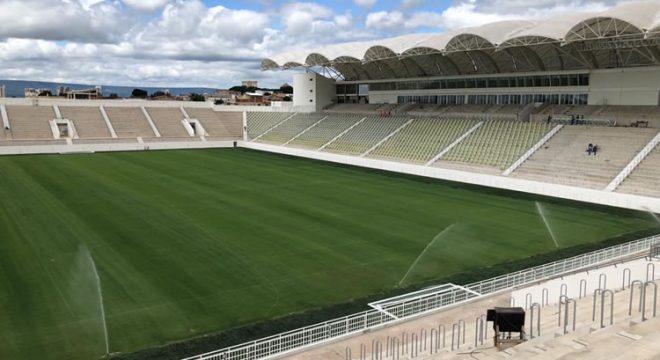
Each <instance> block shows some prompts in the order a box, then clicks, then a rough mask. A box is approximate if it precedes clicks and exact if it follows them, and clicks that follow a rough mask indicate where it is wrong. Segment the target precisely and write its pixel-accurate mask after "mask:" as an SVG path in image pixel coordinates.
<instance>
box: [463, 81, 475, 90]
mask: <svg viewBox="0 0 660 360" xmlns="http://www.w3.org/2000/svg"><path fill="white" fill-rule="evenodd" d="M475 86H477V82H476V81H475V80H474V79H465V87H466V88H467V89H474V87H475Z"/></svg>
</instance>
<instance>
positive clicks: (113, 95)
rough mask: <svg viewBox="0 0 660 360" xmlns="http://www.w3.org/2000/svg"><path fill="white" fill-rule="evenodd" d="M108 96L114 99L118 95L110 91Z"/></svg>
mask: <svg viewBox="0 0 660 360" xmlns="http://www.w3.org/2000/svg"><path fill="white" fill-rule="evenodd" d="M108 97H109V98H110V99H116V98H118V97H119V95H117V93H110V95H108Z"/></svg>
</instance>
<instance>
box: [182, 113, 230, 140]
mask: <svg viewBox="0 0 660 360" xmlns="http://www.w3.org/2000/svg"><path fill="white" fill-rule="evenodd" d="M186 112H187V113H188V115H190V117H191V118H193V119H197V120H199V121H200V122H201V123H202V126H204V130H206V132H207V133H208V134H209V135H208V136H209V139H212V140H213V139H217V140H226V139H242V138H243V113H240V112H218V111H213V110H212V109H203V108H186Z"/></svg>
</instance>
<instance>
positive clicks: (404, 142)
mask: <svg viewBox="0 0 660 360" xmlns="http://www.w3.org/2000/svg"><path fill="white" fill-rule="evenodd" d="M475 124H477V121H476V120H464V119H456V118H453V119H437V118H419V119H415V120H413V122H412V123H411V124H410V125H408V126H406V127H405V128H403V129H402V130H401V131H399V132H398V133H397V134H395V135H394V136H392V137H391V138H390V139H388V140H387V141H385V142H384V143H383V144H381V145H380V146H379V147H378V148H376V149H375V150H374V151H372V152H371V153H370V154H369V155H368V156H369V157H373V158H378V159H387V160H395V161H397V160H398V161H404V162H412V163H425V162H427V161H429V160H431V159H432V158H433V157H434V156H435V155H436V154H438V153H439V152H440V151H442V150H443V149H444V148H445V147H447V146H448V145H449V144H451V143H452V142H453V141H454V140H456V139H457V138H458V137H460V136H461V135H462V134H463V133H465V132H466V131H468V129H470V128H471V127H473V126H474V125H475Z"/></svg>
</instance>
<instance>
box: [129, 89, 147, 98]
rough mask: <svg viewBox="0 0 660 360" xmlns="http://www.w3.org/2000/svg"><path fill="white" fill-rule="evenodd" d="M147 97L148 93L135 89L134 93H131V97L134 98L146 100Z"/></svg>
mask: <svg viewBox="0 0 660 360" xmlns="http://www.w3.org/2000/svg"><path fill="white" fill-rule="evenodd" d="M147 95H149V94H148V93H147V91H146V90H142V89H133V92H131V96H132V97H134V98H141V99H145V98H146V97H147Z"/></svg>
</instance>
